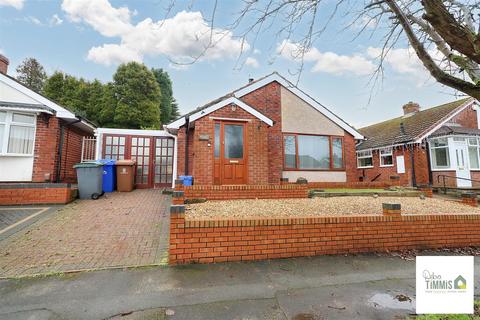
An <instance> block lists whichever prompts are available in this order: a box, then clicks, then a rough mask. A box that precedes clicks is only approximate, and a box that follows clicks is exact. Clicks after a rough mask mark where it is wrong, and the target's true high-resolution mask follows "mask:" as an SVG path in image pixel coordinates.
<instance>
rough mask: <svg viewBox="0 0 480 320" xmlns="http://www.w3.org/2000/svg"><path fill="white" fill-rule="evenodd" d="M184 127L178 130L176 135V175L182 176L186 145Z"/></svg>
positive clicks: (183, 173)
mask: <svg viewBox="0 0 480 320" xmlns="http://www.w3.org/2000/svg"><path fill="white" fill-rule="evenodd" d="M185 131H186V129H185V127H182V128H180V129H179V130H178V133H177V150H176V152H177V175H178V176H183V175H185V143H186V135H185Z"/></svg>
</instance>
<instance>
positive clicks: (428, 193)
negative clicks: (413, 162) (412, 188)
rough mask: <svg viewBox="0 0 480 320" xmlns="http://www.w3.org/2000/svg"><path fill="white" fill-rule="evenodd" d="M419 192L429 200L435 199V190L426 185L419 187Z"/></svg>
mask: <svg viewBox="0 0 480 320" xmlns="http://www.w3.org/2000/svg"><path fill="white" fill-rule="evenodd" d="M418 190H420V192H422V193H423V194H424V195H425V197H427V198H433V189H432V186H430V185H428V184H424V185H419V186H418Z"/></svg>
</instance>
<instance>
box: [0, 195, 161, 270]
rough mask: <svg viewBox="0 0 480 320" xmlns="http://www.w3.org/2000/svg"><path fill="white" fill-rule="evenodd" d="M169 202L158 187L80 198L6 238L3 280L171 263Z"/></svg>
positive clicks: (0, 263)
mask: <svg viewBox="0 0 480 320" xmlns="http://www.w3.org/2000/svg"><path fill="white" fill-rule="evenodd" d="M169 204H170V196H168V195H163V194H162V193H161V190H155V189H150V190H135V191H133V192H126V193H119V192H115V193H111V194H106V195H105V196H103V197H101V198H100V199H99V200H96V201H93V200H77V201H75V202H74V203H71V204H69V205H67V206H65V207H63V208H60V209H58V210H57V211H56V212H55V213H54V214H51V215H50V216H49V217H48V218H46V219H42V220H40V221H38V222H36V223H34V224H32V225H30V226H29V227H27V228H24V229H23V230H21V231H19V232H17V233H15V234H14V235H12V236H10V237H9V238H8V239H5V240H4V241H0V278H1V277H20V276H31V275H39V274H50V273H61V272H69V271H75V270H92V269H102V268H118V267H132V266H143V265H161V264H166V263H167V261H168V260H167V259H168V237H169V220H170V219H169V212H168V207H169Z"/></svg>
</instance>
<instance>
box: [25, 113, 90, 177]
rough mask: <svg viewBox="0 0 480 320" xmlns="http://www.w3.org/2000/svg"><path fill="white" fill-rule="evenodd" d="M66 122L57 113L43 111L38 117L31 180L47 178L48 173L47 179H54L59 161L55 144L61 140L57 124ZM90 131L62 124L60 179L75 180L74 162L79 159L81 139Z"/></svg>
mask: <svg viewBox="0 0 480 320" xmlns="http://www.w3.org/2000/svg"><path fill="white" fill-rule="evenodd" d="M61 124H63V125H65V122H63V121H62V120H59V119H58V118H56V117H53V116H52V117H48V116H45V115H42V116H39V117H38V118H37V128H36V135H35V150H34V152H35V154H34V159H33V174H32V181H33V182H44V181H46V175H48V174H50V181H56V179H57V177H56V173H57V169H56V168H57V166H58V165H59V163H58V161H59V158H58V145H59V141H60V125H61ZM87 135H89V134H88V133H86V132H83V131H81V130H79V129H76V128H72V127H64V140H63V148H62V159H61V163H60V165H61V170H60V181H62V182H75V181H76V179H77V178H76V173H75V170H74V169H73V165H74V164H75V163H78V162H80V161H81V153H82V139H83V136H87Z"/></svg>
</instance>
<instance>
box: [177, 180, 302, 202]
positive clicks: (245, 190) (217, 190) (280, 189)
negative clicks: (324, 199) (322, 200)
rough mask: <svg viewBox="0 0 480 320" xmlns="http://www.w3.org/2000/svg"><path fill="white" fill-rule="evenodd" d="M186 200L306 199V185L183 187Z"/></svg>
mask: <svg viewBox="0 0 480 320" xmlns="http://www.w3.org/2000/svg"><path fill="white" fill-rule="evenodd" d="M179 190H183V191H184V192H185V198H186V199H199V198H205V199H208V200H232V199H257V198H258V199H280V198H307V197H308V187H307V185H295V184H287V185H279V184H276V185H274V184H270V185H236V186H208V185H203V186H202V185H194V186H191V187H183V189H179Z"/></svg>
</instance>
